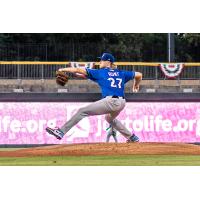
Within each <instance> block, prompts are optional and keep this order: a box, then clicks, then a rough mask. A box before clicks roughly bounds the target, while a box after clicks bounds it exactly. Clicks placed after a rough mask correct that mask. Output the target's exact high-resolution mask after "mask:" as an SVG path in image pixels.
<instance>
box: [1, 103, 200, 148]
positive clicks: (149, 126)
mask: <svg viewBox="0 0 200 200" xmlns="http://www.w3.org/2000/svg"><path fill="white" fill-rule="evenodd" d="M88 104H89V103H0V144H63V143H91V142H105V141H106V136H107V131H106V128H107V127H108V126H109V125H108V124H107V122H106V121H105V119H104V116H92V117H88V118H84V119H83V120H82V121H80V122H79V123H78V124H77V125H76V126H75V127H73V128H72V129H71V130H70V131H69V132H68V133H67V134H66V135H65V137H64V138H63V140H61V141H59V140H56V139H55V138H54V137H53V136H49V135H48V134H47V133H46V131H45V128H46V126H50V127H54V126H58V127H60V126H61V125H63V124H64V123H65V122H66V121H67V120H69V119H70V118H71V116H72V115H73V114H74V113H75V112H76V111H77V110H78V109H79V108H81V107H83V106H86V105H88ZM118 119H119V120H121V122H122V123H124V124H125V126H126V127H127V128H128V129H129V130H130V131H131V132H135V133H136V134H137V135H138V136H139V137H140V141H141V142H200V103H127V104H126V107H125V109H124V110H123V111H122V112H121V113H120V115H119V116H118ZM117 138H118V141H119V142H125V141H126V139H125V138H124V137H123V136H121V134H120V133H118V132H117ZM113 141H114V140H113V138H111V140H110V142H113Z"/></svg>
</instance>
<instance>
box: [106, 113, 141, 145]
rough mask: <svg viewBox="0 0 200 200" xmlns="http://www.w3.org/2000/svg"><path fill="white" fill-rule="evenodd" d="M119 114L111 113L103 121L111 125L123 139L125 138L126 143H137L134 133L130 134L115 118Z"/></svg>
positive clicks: (137, 139)
mask: <svg viewBox="0 0 200 200" xmlns="http://www.w3.org/2000/svg"><path fill="white" fill-rule="evenodd" d="M119 113H120V112H112V113H110V114H107V115H106V116H105V119H106V121H107V122H108V123H110V124H111V126H112V127H114V128H115V129H116V130H118V131H119V132H120V133H121V134H122V135H123V136H124V137H125V138H127V142H139V138H138V136H136V135H135V134H134V133H131V132H130V131H129V130H128V129H127V128H126V127H125V126H124V125H123V124H122V123H121V122H120V121H119V120H118V119H116V117H117V116H118V115H119Z"/></svg>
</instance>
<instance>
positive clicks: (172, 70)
mask: <svg viewBox="0 0 200 200" xmlns="http://www.w3.org/2000/svg"><path fill="white" fill-rule="evenodd" d="M183 68H184V64H183V63H162V64H160V69H161V70H162V72H163V73H164V75H165V76H166V77H167V78H176V77H177V76H179V75H180V74H181V72H182V71H183Z"/></svg>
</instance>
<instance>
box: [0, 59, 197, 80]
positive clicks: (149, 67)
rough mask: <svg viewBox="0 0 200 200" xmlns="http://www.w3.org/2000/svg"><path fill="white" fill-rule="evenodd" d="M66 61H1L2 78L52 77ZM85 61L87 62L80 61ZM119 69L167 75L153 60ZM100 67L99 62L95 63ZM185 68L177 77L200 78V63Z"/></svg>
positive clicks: (154, 77)
mask: <svg viewBox="0 0 200 200" xmlns="http://www.w3.org/2000/svg"><path fill="white" fill-rule="evenodd" d="M69 63H70V62H68V61H66V62H38V61H31V62H29V61H0V79H52V78H54V77H55V71H56V70H57V69H59V68H61V67H68V66H69ZM79 63H85V62H79ZM115 64H116V65H117V66H118V68H119V69H124V70H135V71H139V72H142V73H143V79H144V80H164V79H166V77H165V76H164V74H163V73H162V71H161V70H160V68H159V64H160V63H152V62H116V63H115ZM95 65H96V67H98V65H99V63H95ZM184 65H185V68H184V70H183V72H182V73H181V75H180V76H179V77H178V78H177V79H180V80H185V79H186V80H187V79H191V80H192V79H195V80H198V79H200V63H184Z"/></svg>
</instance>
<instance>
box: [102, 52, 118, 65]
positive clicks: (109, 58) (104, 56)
mask: <svg viewBox="0 0 200 200" xmlns="http://www.w3.org/2000/svg"><path fill="white" fill-rule="evenodd" d="M98 58H100V59H101V60H103V61H110V62H111V63H113V62H115V58H114V56H113V55H112V54H110V53H103V54H102V56H101V57H98Z"/></svg>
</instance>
